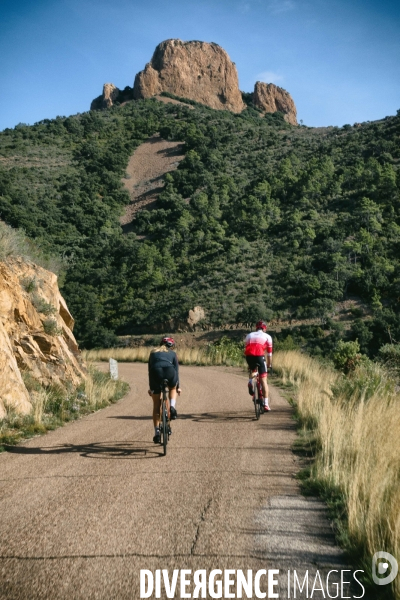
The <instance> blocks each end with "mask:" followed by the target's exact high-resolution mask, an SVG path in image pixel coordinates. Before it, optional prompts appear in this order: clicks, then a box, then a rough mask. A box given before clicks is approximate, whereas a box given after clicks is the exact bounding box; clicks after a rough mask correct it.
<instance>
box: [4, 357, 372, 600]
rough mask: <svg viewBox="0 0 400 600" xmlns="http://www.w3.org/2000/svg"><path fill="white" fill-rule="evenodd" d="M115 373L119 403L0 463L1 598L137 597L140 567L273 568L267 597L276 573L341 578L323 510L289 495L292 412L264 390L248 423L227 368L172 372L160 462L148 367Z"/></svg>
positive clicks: (243, 399) (283, 577) (247, 408)
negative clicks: (177, 393)
mask: <svg viewBox="0 0 400 600" xmlns="http://www.w3.org/2000/svg"><path fill="white" fill-rule="evenodd" d="M103 368H104V369H105V368H107V366H106V365H103ZM119 370H120V375H121V376H122V377H123V378H124V379H125V380H127V381H128V382H129V383H130V385H131V391H130V393H129V394H128V395H127V396H126V398H124V399H123V400H121V401H120V402H118V403H117V404H115V405H113V406H110V407H109V408H106V409H104V410H102V411H99V412H97V413H95V414H92V415H90V416H87V417H85V418H84V419H82V420H80V421H77V422H75V423H72V424H69V425H67V426H65V427H63V428H61V429H58V430H57V431H53V432H50V433H48V434H47V435H45V436H43V437H38V438H35V439H32V440H29V441H28V442H27V443H25V444H23V445H21V446H18V447H16V448H14V449H12V452H10V453H5V454H3V455H0V473H1V476H0V479H1V494H0V515H1V520H0V597H1V599H2V600H28V599H29V600H39V599H41V600H47V599H48V600H61V599H62V600H70V599H71V598H73V599H74V600H88V599H96V600H103V599H104V600H110V599H115V600H125V599H126V600H128V599H129V600H132V599H135V600H136V599H138V598H140V592H139V577H140V569H148V570H151V571H153V572H154V571H155V569H168V572H169V575H170V577H171V576H172V571H173V569H191V570H192V573H193V571H196V570H198V569H206V570H207V573H208V574H209V573H210V571H211V570H212V569H222V570H224V569H241V570H243V572H244V573H245V575H246V574H247V569H252V570H253V573H254V574H255V572H256V571H259V570H261V569H279V598H287V597H288V594H287V591H286V585H287V583H286V582H287V572H288V569H290V570H291V572H293V571H292V570H293V569H297V573H298V574H299V575H301V577H302V578H303V577H304V574H305V571H306V570H307V569H308V571H309V577H310V581H311V584H310V586H312V582H313V581H314V577H315V576H316V572H317V570H318V571H319V574H320V576H321V579H322V581H323V582H325V581H326V575H327V573H328V571H329V570H331V569H337V570H338V571H339V574H338V573H332V574H331V576H330V581H331V582H332V583H333V582H335V581H338V580H339V581H340V570H341V569H346V568H349V567H346V565H345V563H344V561H343V555H342V553H341V552H340V550H339V549H338V548H337V547H336V546H335V544H334V540H333V536H332V532H331V528H330V525H329V523H328V520H327V518H326V511H325V507H324V505H323V504H322V503H321V502H319V501H317V500H315V499H312V498H304V497H303V496H302V495H301V494H300V492H299V488H298V484H297V482H296V480H295V473H296V472H297V471H298V469H299V462H298V459H297V458H296V457H295V456H294V455H293V453H292V451H291V447H292V444H293V441H294V439H295V436H296V433H295V424H294V421H293V419H292V413H293V411H292V408H291V407H290V406H289V404H288V402H287V401H286V400H284V399H283V398H282V397H281V395H280V394H279V392H278V390H277V389H275V388H272V390H271V405H272V409H273V410H272V411H271V413H269V414H266V415H262V416H261V418H260V420H259V421H256V420H255V418H254V410H253V406H252V401H251V398H250V396H249V395H248V393H247V381H246V377H245V375H244V374H243V373H241V372H240V371H239V370H235V369H229V368H222V367H221V368H217V367H184V366H183V367H181V373H180V378H181V383H182V389H183V393H182V396H181V398H179V400H178V406H177V408H178V415H179V418H178V419H177V420H176V421H174V422H173V423H172V428H173V433H172V436H171V439H170V443H169V445H168V455H167V457H164V456H162V453H161V446H159V445H157V446H156V445H154V444H153V442H152V437H153V426H152V421H151V416H150V415H151V404H152V403H151V399H150V398H149V397H148V395H147V365H145V364H139V363H134V364H120V365H119ZM231 578H232V575H231ZM350 578H351V575H350V573H346V577H345V581H347V580H349V579H350ZM178 586H179V582H178ZM324 586H325V583H324ZM317 587H320V586H318V585H317ZM266 588H267V580H266V577H265V576H263V577H262V578H261V589H262V591H264V592H266V591H267V589H266ZM232 589H235V588H234V587H233V588H231V591H232ZM310 589H311V588H309V592H310ZM332 589H333V588H331V592H332ZM178 590H179V587H178ZM188 590H189V588H188ZM325 590H326V587H325ZM274 591H277V589H276V588H275V590H274ZM357 592H358V593H357V594H355V595H357V596H360V589H359V588H358V590H357ZM151 597H152V598H154V597H155V596H154V594H153V595H152V596H151ZM161 597H162V598H165V597H166V595H165V591H164V589H163V588H162V593H161ZM175 597H181V595H179V592H178V595H177V596H175ZM209 597H210V596H209V595H207V598H209ZM223 597H227V596H226V595H224V596H223ZM244 597H245V596H244ZM252 597H255V596H254V595H253V596H252ZM290 597H294V594H293V590H292V594H291V596H290ZM296 597H297V598H306V597H310V596H309V594H308V595H306V593H305V591H304V592H303V593H299V592H298V591H297V596H296ZM312 597H313V598H314V599H320V598H323V597H327V595H326V592H325V596H323V594H322V592H321V591H319V592H318V591H317V592H314V594H313V595H312ZM344 597H351V596H350V590H349V588H348V586H347V585H345V586H344Z"/></svg>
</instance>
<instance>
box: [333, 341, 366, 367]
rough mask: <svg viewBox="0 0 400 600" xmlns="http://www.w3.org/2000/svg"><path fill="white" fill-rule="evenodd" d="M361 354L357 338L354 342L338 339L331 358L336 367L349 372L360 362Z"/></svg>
mask: <svg viewBox="0 0 400 600" xmlns="http://www.w3.org/2000/svg"><path fill="white" fill-rule="evenodd" d="M361 356H362V355H361V353H360V344H359V343H358V340H356V341H355V342H344V341H343V340H339V342H338V343H337V345H336V350H335V352H334V353H333V357H332V358H333V362H334V365H335V367H336V369H339V370H340V371H343V372H344V373H349V371H354V369H355V368H356V367H357V366H358V365H359V364H360V362H361Z"/></svg>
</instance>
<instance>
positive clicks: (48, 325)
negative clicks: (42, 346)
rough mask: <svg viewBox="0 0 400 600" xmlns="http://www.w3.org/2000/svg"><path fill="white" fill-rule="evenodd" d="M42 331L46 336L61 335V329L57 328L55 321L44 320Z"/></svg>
mask: <svg viewBox="0 0 400 600" xmlns="http://www.w3.org/2000/svg"><path fill="white" fill-rule="evenodd" d="M43 329H44V331H45V333H47V335H52V336H57V335H61V334H62V329H61V327H58V324H57V321H56V320H55V319H46V320H45V321H43Z"/></svg>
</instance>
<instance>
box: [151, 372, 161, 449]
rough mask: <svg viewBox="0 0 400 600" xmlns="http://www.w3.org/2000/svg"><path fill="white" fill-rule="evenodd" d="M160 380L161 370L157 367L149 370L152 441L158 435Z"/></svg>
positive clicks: (155, 439)
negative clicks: (152, 427) (151, 402)
mask: <svg viewBox="0 0 400 600" xmlns="http://www.w3.org/2000/svg"><path fill="white" fill-rule="evenodd" d="M161 381H162V372H161V373H160V370H159V369H152V370H151V371H150V389H151V390H152V394H151V397H152V398H153V425H154V438H153V441H154V442H156V441H157V438H159V436H160V408H161ZM158 441H159V440H158Z"/></svg>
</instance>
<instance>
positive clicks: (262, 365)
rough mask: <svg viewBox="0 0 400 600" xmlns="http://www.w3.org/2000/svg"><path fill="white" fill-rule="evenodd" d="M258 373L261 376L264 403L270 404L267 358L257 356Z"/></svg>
mask: <svg viewBox="0 0 400 600" xmlns="http://www.w3.org/2000/svg"><path fill="white" fill-rule="evenodd" d="M257 364H258V372H259V374H260V380H261V387H262V391H263V397H264V402H265V403H266V404H268V383H267V363H266V362H265V356H264V355H262V356H257Z"/></svg>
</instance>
